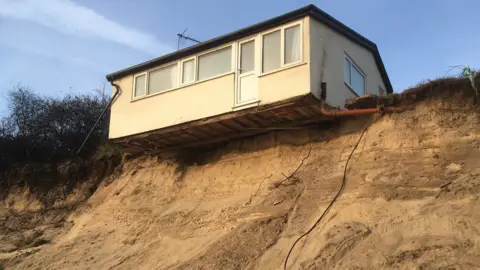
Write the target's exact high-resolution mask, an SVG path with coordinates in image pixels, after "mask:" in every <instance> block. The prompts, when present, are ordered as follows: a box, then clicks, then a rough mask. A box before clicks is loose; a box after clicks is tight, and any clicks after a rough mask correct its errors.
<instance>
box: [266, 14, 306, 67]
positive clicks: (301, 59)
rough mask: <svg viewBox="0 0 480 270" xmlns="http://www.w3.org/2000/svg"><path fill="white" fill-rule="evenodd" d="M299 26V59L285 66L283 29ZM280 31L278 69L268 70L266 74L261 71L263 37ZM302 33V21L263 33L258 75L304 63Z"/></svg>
mask: <svg viewBox="0 0 480 270" xmlns="http://www.w3.org/2000/svg"><path fill="white" fill-rule="evenodd" d="M295 26H299V27H300V59H299V60H298V61H295V62H291V63H288V64H285V29H287V28H291V27H295ZM279 30H280V67H279V68H277V69H273V70H269V71H267V72H264V71H263V57H264V55H263V37H264V36H265V35H268V34H271V33H273V32H276V31H279ZM303 43H304V33H303V20H300V21H295V22H292V23H289V24H285V25H282V26H279V27H276V28H273V29H270V30H268V31H266V32H263V33H261V34H260V74H259V76H262V75H266V74H270V73H274V72H277V71H279V70H283V69H287V68H290V67H292V66H296V65H300V64H303V63H304V55H303V46H304V44H303Z"/></svg>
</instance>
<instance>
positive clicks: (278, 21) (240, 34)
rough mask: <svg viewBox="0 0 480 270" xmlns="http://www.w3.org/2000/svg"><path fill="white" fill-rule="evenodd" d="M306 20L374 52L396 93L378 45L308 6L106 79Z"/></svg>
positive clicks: (314, 7) (130, 68)
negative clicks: (298, 20)
mask: <svg viewBox="0 0 480 270" xmlns="http://www.w3.org/2000/svg"><path fill="white" fill-rule="evenodd" d="M305 16H310V17H313V18H314V19H316V20H318V21H320V22H322V23H324V24H326V25H327V26H329V27H330V28H331V29H333V30H335V31H337V32H339V33H341V34H342V35H344V36H346V37H347V38H349V39H351V40H352V41H354V42H355V43H357V44H359V45H360V46H363V47H365V48H366V49H368V50H369V51H371V52H372V54H373V56H374V58H375V62H376V64H377V67H378V69H379V71H380V74H381V76H382V79H383V82H384V84H385V87H386V88H387V89H386V90H387V92H388V93H392V92H393V88H392V85H391V83H390V79H389V78H388V75H387V71H386V70H385V66H384V65H383V61H382V58H381V57H380V53H379V52H378V49H377V46H376V45H375V43H373V42H371V41H370V40H368V39H367V38H365V37H364V36H362V35H360V34H359V33H357V32H355V31H354V30H352V29H351V28H349V27H348V26H346V25H344V24H343V23H341V22H339V21H338V20H336V19H335V18H333V17H332V16H330V15H328V14H327V13H325V12H324V11H322V10H320V9H319V8H317V7H316V6H315V5H308V6H305V7H303V8H300V9H297V10H294V11H291V12H289V13H285V14H283V15H280V16H278V17H275V18H272V19H269V20H266V21H263V22H260V23H257V24H254V25H251V26H249V27H245V28H242V29H240V30H237V31H235V32H231V33H229V34H226V35H223V36H220V37H217V38H213V39H210V40H208V41H205V42H202V43H199V44H197V45H193V46H190V47H187V48H184V49H182V50H179V51H176V52H172V53H169V54H166V55H164V56H161V57H157V58H154V59H152V60H149V61H146V62H143V63H141V64H138V65H134V66H131V67H128V68H126V69H122V70H120V71H117V72H114V73H111V74H108V75H107V76H106V77H107V80H108V81H113V80H116V79H119V78H121V77H124V76H127V75H130V74H133V73H137V72H141V71H144V70H146V69H150V68H153V67H155V66H158V65H161V64H164V63H168V62H171V61H175V60H178V59H181V58H184V57H187V56H190V55H192V54H196V53H199V52H201V51H205V50H208V49H211V48H214V47H217V46H220V45H222V44H224V43H228V42H232V41H235V40H238V39H241V38H244V37H247V36H249V35H253V34H256V33H259V32H262V31H264V30H267V29H270V28H273V27H276V26H279V25H282V24H285V23H288V22H291V21H294V20H297V19H299V18H302V17H305Z"/></svg>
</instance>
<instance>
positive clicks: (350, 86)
mask: <svg viewBox="0 0 480 270" xmlns="http://www.w3.org/2000/svg"><path fill="white" fill-rule="evenodd" d="M345 60H346V61H348V62H349V63H350V82H347V81H346V80H345V72H346V70H345ZM352 66H353V67H354V68H355V69H357V70H358V71H359V72H360V74H361V75H362V76H363V93H362V94H359V93H357V90H355V88H353V86H352V85H351V81H352V68H351V67H352ZM343 72H344V73H343V82H344V83H345V85H347V86H348V88H349V89H350V90H351V91H352V92H353V93H354V94H355V95H356V96H358V97H359V96H362V95H366V94H367V74H366V73H365V72H363V70H362V69H361V68H360V67H359V66H358V65H357V64H356V63H355V61H353V59H352V58H351V57H350V56H349V55H348V54H347V53H345V54H344V58H343Z"/></svg>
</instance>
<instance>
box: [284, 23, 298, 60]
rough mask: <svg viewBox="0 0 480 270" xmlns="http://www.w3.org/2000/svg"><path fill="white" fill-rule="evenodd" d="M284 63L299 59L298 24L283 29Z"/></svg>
mask: <svg viewBox="0 0 480 270" xmlns="http://www.w3.org/2000/svg"><path fill="white" fill-rule="evenodd" d="M284 57H285V58H284V59H285V64H290V63H294V62H298V61H300V25H295V26H292V27H289V28H286V29H285V55H284Z"/></svg>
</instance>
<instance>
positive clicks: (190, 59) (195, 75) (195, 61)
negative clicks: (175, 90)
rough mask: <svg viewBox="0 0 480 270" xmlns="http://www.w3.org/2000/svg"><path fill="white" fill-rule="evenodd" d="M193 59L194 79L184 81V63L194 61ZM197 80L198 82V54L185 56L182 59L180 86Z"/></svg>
mask: <svg viewBox="0 0 480 270" xmlns="http://www.w3.org/2000/svg"><path fill="white" fill-rule="evenodd" d="M192 60H193V81H191V82H185V83H184V82H183V64H184V63H185V62H188V61H192ZM196 82H197V56H193V57H189V58H185V59H183V60H181V61H180V78H179V87H182V86H187V85H190V84H194V83H196Z"/></svg>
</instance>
